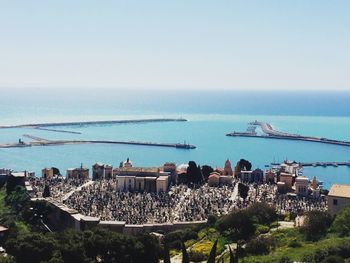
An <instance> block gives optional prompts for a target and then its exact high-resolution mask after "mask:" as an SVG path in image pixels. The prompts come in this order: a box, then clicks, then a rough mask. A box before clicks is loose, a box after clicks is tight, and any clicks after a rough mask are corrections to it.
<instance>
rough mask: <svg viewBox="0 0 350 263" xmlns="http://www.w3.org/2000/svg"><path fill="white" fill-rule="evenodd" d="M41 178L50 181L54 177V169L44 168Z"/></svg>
mask: <svg viewBox="0 0 350 263" xmlns="http://www.w3.org/2000/svg"><path fill="white" fill-rule="evenodd" d="M41 177H43V178H45V179H50V178H52V177H54V173H53V169H52V168H44V169H42V170H41Z"/></svg>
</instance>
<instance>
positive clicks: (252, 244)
mask: <svg viewBox="0 0 350 263" xmlns="http://www.w3.org/2000/svg"><path fill="white" fill-rule="evenodd" d="M274 243H275V242H274V238H273V237H272V236H268V237H267V236H259V237H257V238H254V239H252V240H250V241H249V242H248V243H247V244H246V248H245V250H246V252H247V253H248V254H251V255H266V254H268V253H269V252H270V250H271V248H272V247H273V246H274Z"/></svg>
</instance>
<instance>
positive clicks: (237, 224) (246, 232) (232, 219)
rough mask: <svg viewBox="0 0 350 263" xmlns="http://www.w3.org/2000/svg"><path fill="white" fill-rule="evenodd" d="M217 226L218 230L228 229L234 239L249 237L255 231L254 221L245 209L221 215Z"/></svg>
mask: <svg viewBox="0 0 350 263" xmlns="http://www.w3.org/2000/svg"><path fill="white" fill-rule="evenodd" d="M217 228H218V230H219V231H220V232H224V231H229V232H230V233H231V234H232V235H233V237H234V238H235V239H236V240H238V239H249V238H250V237H251V236H252V235H254V233H255V226H254V221H253V219H252V218H251V217H250V215H249V213H247V210H246V209H245V210H238V211H233V212H231V213H229V214H227V215H225V216H222V217H221V218H220V219H219V220H218V222H217Z"/></svg>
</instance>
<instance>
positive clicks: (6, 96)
mask: <svg viewBox="0 0 350 263" xmlns="http://www.w3.org/2000/svg"><path fill="white" fill-rule="evenodd" d="M0 92H1V95H0V116H1V118H0V125H14V124H24V123H26V124H27V123H44V122H67V121H90V120H122V119H143V118H185V119H187V120H188V121H187V122H162V123H160V122H159V123H155V122H154V123H137V124H135V123H127V124H111V125H89V126H86V125H85V126H84V125H82V126H71V127H69V126H64V127H55V129H64V130H70V131H77V132H80V133H81V134H70V133H58V132H51V131H43V130H37V129H30V128H13V129H0V144H2V143H16V142H18V140H19V139H22V140H23V141H25V142H28V141H30V139H29V138H26V137H24V136H23V135H24V134H30V135H33V136H38V137H42V138H45V139H82V140H89V139H90V140H118V141H122V140H125V141H145V142H157V143H183V142H186V143H189V144H193V145H195V146H196V147H197V148H196V149H193V150H187V149H176V148H163V147H149V146H136V145H110V144H80V145H60V146H41V147H24V148H1V149H0V168H11V169H13V170H17V171H23V170H26V171H34V172H35V174H36V175H37V176H40V175H41V169H42V168H44V167H57V168H58V169H60V171H61V173H62V174H65V171H66V169H67V168H71V167H80V165H81V164H82V165H83V166H85V167H88V168H90V169H91V166H92V165H93V164H94V163H96V162H102V163H107V164H112V165H113V166H118V165H119V163H120V162H121V161H123V160H125V159H126V158H130V160H131V161H132V162H133V165H134V166H160V165H162V164H164V163H165V162H175V163H177V164H182V163H188V162H189V161H191V160H193V161H195V162H196V163H197V164H200V165H204V164H207V165H211V166H213V167H222V166H223V165H224V163H225V161H226V159H230V161H231V162H232V164H233V165H234V164H235V163H236V162H237V161H238V160H239V159H241V158H244V159H246V160H249V161H250V162H251V163H252V164H253V168H260V169H266V168H267V166H268V165H270V163H272V162H283V161H284V160H291V161H297V162H326V161H327V162H333V161H338V162H342V161H349V160H350V147H345V146H337V145H327V144H321V143H312V142H302V141H288V140H273V139H262V138H242V137H241V138H240V137H227V136H225V135H226V134H227V133H230V132H233V131H245V130H246V128H247V126H248V123H249V122H251V121H255V120H259V121H264V122H268V123H270V124H271V125H272V126H273V127H274V128H275V129H277V130H281V131H285V132H289V133H297V134H302V135H308V136H316V137H325V138H330V139H338V140H346V141H350V103H349V102H350V92H341V91H298V92H297V91H224V90H211V91H196V90H183V89H181V90H171V91H164V90H137V89H127V88H125V89H82V88H81V89H49V88H30V89H24V88H22V89H20V88H18V89H1V90H0ZM257 131H258V132H261V131H259V129H257ZM303 174H304V176H307V177H309V178H310V179H312V178H313V177H314V176H316V177H317V178H318V179H319V180H321V181H323V184H324V187H325V188H329V187H330V186H331V185H332V184H334V183H344V184H350V167H347V166H343V167H341V166H339V167H327V168H325V167H317V168H315V167H308V168H304V171H303Z"/></svg>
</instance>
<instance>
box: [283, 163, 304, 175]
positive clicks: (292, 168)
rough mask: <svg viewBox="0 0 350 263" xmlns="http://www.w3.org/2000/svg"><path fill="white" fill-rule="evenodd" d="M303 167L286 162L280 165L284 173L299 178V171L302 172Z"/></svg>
mask: <svg viewBox="0 0 350 263" xmlns="http://www.w3.org/2000/svg"><path fill="white" fill-rule="evenodd" d="M301 168H302V167H301V166H300V164H299V163H297V162H291V161H284V162H283V163H282V164H281V165H280V169H281V172H282V173H289V174H292V175H295V176H298V173H299V171H300V170H301Z"/></svg>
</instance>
